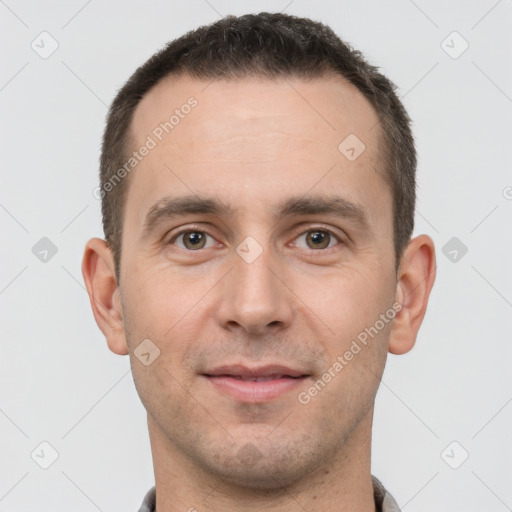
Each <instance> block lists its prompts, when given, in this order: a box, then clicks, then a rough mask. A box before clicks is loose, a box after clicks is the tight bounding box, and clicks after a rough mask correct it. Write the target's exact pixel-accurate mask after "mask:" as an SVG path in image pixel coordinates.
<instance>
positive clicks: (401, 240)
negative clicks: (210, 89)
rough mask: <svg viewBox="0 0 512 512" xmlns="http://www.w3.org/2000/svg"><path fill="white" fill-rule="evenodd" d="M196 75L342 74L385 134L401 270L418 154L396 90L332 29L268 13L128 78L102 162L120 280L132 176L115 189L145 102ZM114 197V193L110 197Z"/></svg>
mask: <svg viewBox="0 0 512 512" xmlns="http://www.w3.org/2000/svg"><path fill="white" fill-rule="evenodd" d="M179 73H188V74H189V75H190V76H192V77H193V78H197V79H207V80H208V79H209V80H211V79H215V78H226V79H237V78H243V77H247V76H249V77H250V76H261V77H268V78H276V77H299V78H305V79H312V78H320V77H324V76H326V75H328V74H333V73H334V74H336V75H341V76H342V77H344V78H345V79H346V80H347V81H349V82H350V83H351V84H353V85H354V86H355V87H357V89H358V90H359V91H360V92H361V93H362V94H363V95H364V96H365V97H366V98H367V99H368V100H369V102H370V103H371V105H372V106H373V108H374V109H375V111H376V113H377V115H378V117H379V120H380V129H381V133H382V135H383V142H384V153H385V154H384V155H383V162H384V166H383V167H384V168H383V172H382V173H381V174H382V175H383V177H384V178H385V180H386V181H387V182H388V184H389V185H390V187H391V190H392V193H393V234H394V240H393V243H394V250H395V262H396V270H397V269H398V265H399V262H400V259H401V256H402V254H403V251H404V249H405V247H406V246H407V244H408V242H409V240H410V237H411V235H412V231H413V229H414V208H415V199H416V190H415V188H416V178H415V175H416V151H415V147H414V138H413V135H412V132H411V129H410V119H409V116H408V115H407V112H406V111H405V109H404V107H403V105H402V103H401V102H400V100H399V99H398V97H397V95H396V94H395V88H396V87H395V85H394V84H393V83H392V82H391V81H390V80H389V79H387V78H386V77H385V76H384V75H382V74H381V73H379V71H378V68H376V67H374V66H372V65H370V64H368V62H366V60H365V59H364V58H363V56H362V54H361V53H360V52H359V51H357V50H354V49H353V48H352V47H351V46H350V45H348V44H347V43H345V42H343V41H341V39H340V38H339V37H338V36H337V35H336V34H335V33H334V32H333V31H332V29H330V28H329V27H328V26H326V25H324V24H322V23H319V22H315V21H312V20H310V19H308V18H299V17H296V16H291V15H286V14H281V13H268V12H262V13H259V14H246V15H243V16H239V17H236V16H226V17H224V18H222V19H220V20H218V21H216V22H215V23H212V24H210V25H205V26H201V27H199V28H197V29H196V30H192V31H190V32H187V33H186V34H184V35H183V36H181V37H180V38H178V39H175V40H173V41H171V42H170V43H168V44H167V45H166V46H165V47H164V48H163V49H162V50H160V51H158V52H157V53H155V54H154V55H153V56H152V57H150V58H149V59H148V60H147V61H146V62H145V63H144V64H143V65H142V66H140V67H139V68H138V69H137V70H136V71H135V72H134V73H133V75H132V76H131V77H130V78H129V79H128V81H127V82H126V83H125V85H124V86H123V87H122V88H121V89H120V90H119V92H118V93H117V95H116V97H115V99H114V101H113V102H112V105H111V107H110V110H109V113H108V117H107V123H106V128H105V133H104V136H103V145H102V151H101V160H100V190H101V191H102V193H101V199H102V216H103V230H104V233H105V238H106V240H107V242H108V244H109V247H110V249H111V250H112V253H113V256H114V263H115V271H116V278H117V282H118V283H119V279H120V264H121V237H122V232H123V213H124V205H125V202H126V193H127V189H128V176H126V178H124V179H122V180H120V181H119V182H118V183H117V184H115V186H110V187H109V188H107V187H106V185H107V184H108V183H109V181H110V183H111V185H112V181H111V180H112V178H113V177H115V175H116V172H118V170H119V169H120V167H121V166H123V162H126V159H127V154H128V145H129V140H130V138H129V133H130V126H131V123H132V118H133V113H134V111H135V109H136V107H137V105H138V103H139V102H140V100H141V99H142V97H143V96H144V95H145V94H147V93H148V91H150V90H151V88H152V87H154V86H155V84H157V83H158V82H159V81H160V80H161V79H162V78H164V77H166V76H168V75H170V74H179ZM107 190H108V193H105V191H107Z"/></svg>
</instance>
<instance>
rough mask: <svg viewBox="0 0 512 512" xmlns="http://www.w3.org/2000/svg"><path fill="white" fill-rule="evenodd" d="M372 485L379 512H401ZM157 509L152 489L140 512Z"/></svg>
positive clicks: (377, 484)
mask: <svg viewBox="0 0 512 512" xmlns="http://www.w3.org/2000/svg"><path fill="white" fill-rule="evenodd" d="M372 484H373V496H374V499H375V505H376V507H377V512H400V509H399V508H398V504H397V502H396V501H395V499H394V498H393V496H391V494H389V492H388V491H386V489H385V488H384V486H383V485H382V483H381V482H380V480H378V479H377V478H376V477H375V476H373V475H372ZM155 507H156V489H155V487H152V488H151V489H150V490H149V491H148V492H147V493H146V496H145V497H144V501H143V502H142V505H141V507H140V508H139V512H155Z"/></svg>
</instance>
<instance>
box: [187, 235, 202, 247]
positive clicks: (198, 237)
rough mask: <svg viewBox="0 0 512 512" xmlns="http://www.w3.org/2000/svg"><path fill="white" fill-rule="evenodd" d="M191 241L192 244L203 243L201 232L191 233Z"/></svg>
mask: <svg viewBox="0 0 512 512" xmlns="http://www.w3.org/2000/svg"><path fill="white" fill-rule="evenodd" d="M189 242H191V243H192V245H197V244H198V243H201V234H200V233H197V232H192V233H190V234H189Z"/></svg>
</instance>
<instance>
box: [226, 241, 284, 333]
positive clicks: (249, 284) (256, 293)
mask: <svg viewBox="0 0 512 512" xmlns="http://www.w3.org/2000/svg"><path fill="white" fill-rule="evenodd" d="M278 266H279V265H278V264H277V261H276V258H275V255H274V254H273V252H272V249H271V244H269V243H267V239H265V242H264V243H261V244H260V243H259V242H258V241H256V239H254V238H253V237H247V238H246V239H245V240H243V241H242V243H240V244H239V245H238V247H236V250H235V252H234V254H233V268H232V270H231V271H230V272H229V273H228V275H227V276H226V278H227V279H226V281H225V283H224V287H223V293H222V297H221V306H220V308H219V311H218V313H219V321H220V322H221V323H222V324H223V325H224V326H227V325H233V323H236V324H238V325H240V326H241V327H243V328H244V329H245V330H247V331H250V332H263V331H264V330H265V329H268V328H269V327H272V326H273V325H275V324H276V322H279V323H281V324H282V325H288V324H289V322H290V319H291V305H290V303H289V301H290V296H289V293H287V288H286V287H285V286H284V284H283V283H282V282H281V279H282V278H278V276H279V273H278V271H276V268H277V267H278ZM276 274H277V276H276ZM270 324H271V325H270Z"/></svg>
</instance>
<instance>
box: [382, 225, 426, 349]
mask: <svg viewBox="0 0 512 512" xmlns="http://www.w3.org/2000/svg"><path fill="white" fill-rule="evenodd" d="M435 277H436V256H435V248H434V242H433V241H432V239H431V238H430V237H429V236H428V235H420V236H417V237H416V238H414V239H412V240H411V241H410V242H409V245H408V246H407V248H406V249H405V251H404V254H403V256H402V260H401V262H400V266H399V270H398V281H397V289H396V295H395V301H396V302H398V303H400V304H402V309H401V310H400V311H399V312H398V313H397V315H396V316H395V318H394V320H393V326H392V329H391V333H390V337H389V345H388V350H389V352H390V353H391V354H405V353H406V352H409V350H411V349H412V347H413V346H414V343H415V342H416V336H417V334H418V330H419V328H420V325H421V323H422V321H423V317H424V316H425V312H426V310H427V303H428V298H429V295H430V291H431V290H432V286H434V281H435Z"/></svg>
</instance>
